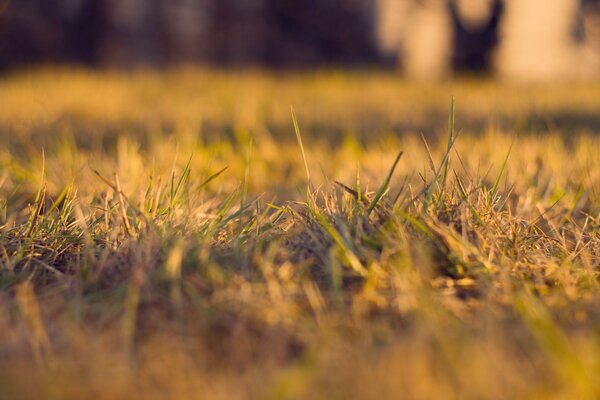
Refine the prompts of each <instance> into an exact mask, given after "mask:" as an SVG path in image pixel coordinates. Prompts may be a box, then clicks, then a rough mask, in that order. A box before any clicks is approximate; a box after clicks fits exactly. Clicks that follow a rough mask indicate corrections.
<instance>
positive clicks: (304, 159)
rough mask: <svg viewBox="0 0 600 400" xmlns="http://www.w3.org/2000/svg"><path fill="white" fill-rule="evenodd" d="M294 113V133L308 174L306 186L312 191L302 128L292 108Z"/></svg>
mask: <svg viewBox="0 0 600 400" xmlns="http://www.w3.org/2000/svg"><path fill="white" fill-rule="evenodd" d="M290 110H291V113H292V123H293V124H294V132H295V133H296V140H297V141H298V145H299V146H300V152H301V153H302V160H303V161H304V170H305V172H306V184H307V186H308V189H309V190H310V170H309V169H308V161H307V159H306V152H305V151H304V145H303V144H302V135H301V134H300V127H299V126H298V119H297V118H296V112H295V111H294V107H293V106H292V107H290Z"/></svg>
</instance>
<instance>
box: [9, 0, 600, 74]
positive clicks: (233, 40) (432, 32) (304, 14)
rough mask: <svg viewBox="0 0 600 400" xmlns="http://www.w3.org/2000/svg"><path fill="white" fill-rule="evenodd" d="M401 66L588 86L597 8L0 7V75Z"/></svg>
mask: <svg viewBox="0 0 600 400" xmlns="http://www.w3.org/2000/svg"><path fill="white" fill-rule="evenodd" d="M65 63H67V64H77V65H86V66H92V67H100V68H135V67H152V68H154V67H158V68H163V67H170V66H178V65H182V64H185V65H189V64H194V65H195V64H200V65H211V66H218V67H224V66H227V67H246V66H251V67H256V66H259V67H270V68H313V67H315V66H344V67H346V66H351V67H373V66H376V67H385V68H398V69H399V70H400V71H402V72H403V73H404V74H406V75H407V76H410V77H415V78H420V79H439V78H443V77H446V76H452V75H456V74H471V73H478V74H488V75H493V76H500V77H504V78H509V79H525V80H554V79H582V78H583V79H597V78H598V76H600V1H598V0H552V1H546V0H520V1H516V0H302V1H297V0H0V70H1V71H10V70H14V69H16V68H20V67H24V66H32V65H40V64H43V65H48V64H65Z"/></svg>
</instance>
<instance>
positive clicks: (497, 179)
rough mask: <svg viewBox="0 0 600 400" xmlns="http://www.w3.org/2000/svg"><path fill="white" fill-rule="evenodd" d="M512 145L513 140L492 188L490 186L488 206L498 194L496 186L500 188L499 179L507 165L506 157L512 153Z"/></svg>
mask: <svg viewBox="0 0 600 400" xmlns="http://www.w3.org/2000/svg"><path fill="white" fill-rule="evenodd" d="M513 144H515V141H514V139H513V141H512V142H511V144H510V147H509V148H508V152H507V153H506V157H505V158H504V162H502V167H501V168H500V173H499V174H498V176H497V177H496V181H495V182H494V186H492V190H491V191H490V197H489V198H488V204H489V202H491V201H492V200H493V199H494V198H495V197H496V193H497V192H498V186H500V179H501V178H502V175H503V174H504V170H505V169H506V165H507V164H508V157H510V152H511V151H512V147H513Z"/></svg>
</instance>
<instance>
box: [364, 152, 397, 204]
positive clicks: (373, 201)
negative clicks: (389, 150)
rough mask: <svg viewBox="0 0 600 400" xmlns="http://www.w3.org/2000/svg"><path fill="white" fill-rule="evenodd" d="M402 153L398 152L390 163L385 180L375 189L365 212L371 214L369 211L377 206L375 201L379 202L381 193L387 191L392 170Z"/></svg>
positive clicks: (394, 168) (392, 173)
mask: <svg viewBox="0 0 600 400" xmlns="http://www.w3.org/2000/svg"><path fill="white" fill-rule="evenodd" d="M402 154H404V152H403V151H401V152H399V153H398V155H397V156H396V159H395V160H394V164H393V165H392V168H391V169H390V172H389V173H388V176H387V178H386V179H385V181H384V182H383V184H382V185H381V187H380V188H379V190H378V191H377V194H375V197H374V198H373V200H372V201H371V204H369V207H368V208H367V214H371V212H372V211H373V210H374V209H375V207H376V206H377V203H379V200H381V197H382V196H383V194H384V193H385V192H386V191H387V189H388V187H389V186H390V181H391V180H392V176H393V175H394V171H395V170H396V166H398V162H399V161H400V158H401V157H402Z"/></svg>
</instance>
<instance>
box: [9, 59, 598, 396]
mask: <svg viewBox="0 0 600 400" xmlns="http://www.w3.org/2000/svg"><path fill="white" fill-rule="evenodd" d="M452 96H454V98H455V99H456V115H455V118H454V123H452V121H449V119H450V120H451V119H452V118H449V115H450V116H452V113H451V112H449V104H450V98H451V97H452ZM291 105H293V106H294V107H295V110H296V114H297V119H298V125H299V130H300V134H301V138H302V142H303V147H304V153H305V157H306V165H305V162H304V159H303V152H302V151H301V150H300V146H299V145H298V142H297V139H296V135H295V132H294V126H293V124H292V118H291V115H290V106H291ZM599 116H600V84H599V83H594V84H589V83H586V84H569V85H562V86H556V85H555V86H515V85H509V84H500V83H492V82H480V81H462V82H453V83H442V84H437V85H424V84H416V83H409V82H405V81H402V80H401V79H400V78H398V77H396V76H394V75H392V74H385V73H366V72H365V73H341V72H331V71H330V72H322V73H316V74H306V73H304V74H280V75H269V74H267V73H262V72H238V73H236V72H228V73H223V72H216V71H208V70H179V71H173V72H167V73H163V74H158V73H151V72H147V73H143V72H136V73H131V74H127V73H113V74H107V73H105V74H100V73H92V72H85V71H69V70H42V71H33V72H23V73H20V74H18V75H13V76H9V77H4V78H2V79H1V80H0V144H1V146H0V225H1V231H0V397H1V398H10V399H19V398H23V399H25V398H44V399H68V398H73V399H80V398H107V399H109V398H110V399H112V398H123V399H128V398H132V397H136V398H202V399H205V398H209V399H218V398H223V399H235V398H240V399H253V398H268V399H271V398H272V399H296V398H327V399H330V398H344V399H346V398H361V399H362V398H365V399H370V398H373V399H376V398H377V399H379V398H498V399H505V398H540V397H541V398H565V399H571V398H590V399H592V398H598V396H600V384H599V383H598V382H600V380H598V377H599V376H600V285H599V281H598V272H599V268H600V217H599V211H600V193H599V192H598V188H599V187H600V169H599V168H598V153H599V151H600V137H599V136H598V134H599V133H600V117H599ZM449 126H450V127H452V126H454V130H452V129H450V130H449V129H448V127H449ZM400 152H403V153H402V155H401V156H400V158H399V159H398V158H397V156H398V155H399V154H400ZM305 167H306V168H305ZM307 173H308V174H309V175H310V181H308V179H307Z"/></svg>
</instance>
